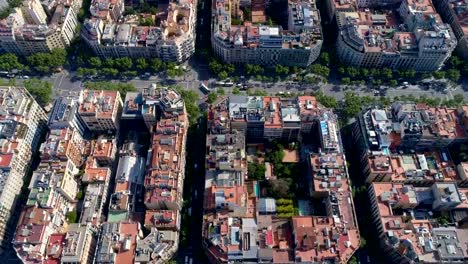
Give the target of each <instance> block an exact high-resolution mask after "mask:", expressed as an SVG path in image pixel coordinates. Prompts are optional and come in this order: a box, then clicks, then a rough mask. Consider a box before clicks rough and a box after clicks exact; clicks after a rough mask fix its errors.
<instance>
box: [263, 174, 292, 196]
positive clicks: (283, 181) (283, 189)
mask: <svg viewBox="0 0 468 264" xmlns="http://www.w3.org/2000/svg"><path fill="white" fill-rule="evenodd" d="M292 183H293V180H292V179H291V178H280V179H276V181H268V184H269V188H268V192H269V194H270V195H271V196H272V197H275V198H289V197H291V196H292V195H291V193H290V186H291V185H292Z"/></svg>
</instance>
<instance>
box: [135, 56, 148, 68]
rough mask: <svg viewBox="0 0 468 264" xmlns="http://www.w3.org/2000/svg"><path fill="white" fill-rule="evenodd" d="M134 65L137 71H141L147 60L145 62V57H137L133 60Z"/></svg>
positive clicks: (146, 64) (146, 65)
mask: <svg viewBox="0 0 468 264" xmlns="http://www.w3.org/2000/svg"><path fill="white" fill-rule="evenodd" d="M135 67H136V68H137V69H138V70H139V71H142V70H144V69H146V68H148V62H146V59H145V58H138V59H136V60H135Z"/></svg>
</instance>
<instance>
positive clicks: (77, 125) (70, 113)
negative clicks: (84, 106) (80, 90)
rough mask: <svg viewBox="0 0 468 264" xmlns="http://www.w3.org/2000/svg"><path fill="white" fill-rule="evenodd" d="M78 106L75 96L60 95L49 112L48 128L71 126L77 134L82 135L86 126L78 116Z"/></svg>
mask: <svg viewBox="0 0 468 264" xmlns="http://www.w3.org/2000/svg"><path fill="white" fill-rule="evenodd" d="M78 106H79V102H78V98H76V97H71V96H68V97H64V96H62V97H59V98H58V99H56V100H55V101H54V105H53V107H52V110H51V111H50V113H49V123H48V126H49V129H51V130H52V129H61V128H65V127H71V128H73V129H74V130H76V131H77V132H78V133H79V135H81V136H84V135H85V132H86V126H85V124H83V121H82V120H81V119H80V118H79V116H78Z"/></svg>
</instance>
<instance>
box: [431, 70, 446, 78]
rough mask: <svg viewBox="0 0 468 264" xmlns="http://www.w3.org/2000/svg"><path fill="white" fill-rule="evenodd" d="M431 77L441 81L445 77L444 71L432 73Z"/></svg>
mask: <svg viewBox="0 0 468 264" xmlns="http://www.w3.org/2000/svg"><path fill="white" fill-rule="evenodd" d="M432 76H434V78H436V79H443V78H444V77H445V72H444V71H435V72H433V73H432Z"/></svg>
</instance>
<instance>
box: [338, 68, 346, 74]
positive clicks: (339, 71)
mask: <svg viewBox="0 0 468 264" xmlns="http://www.w3.org/2000/svg"><path fill="white" fill-rule="evenodd" d="M338 73H339V74H341V75H343V74H344V73H345V68H344V67H339V68H338Z"/></svg>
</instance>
